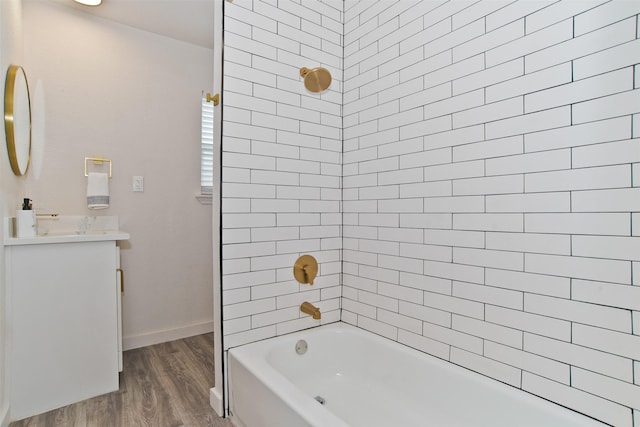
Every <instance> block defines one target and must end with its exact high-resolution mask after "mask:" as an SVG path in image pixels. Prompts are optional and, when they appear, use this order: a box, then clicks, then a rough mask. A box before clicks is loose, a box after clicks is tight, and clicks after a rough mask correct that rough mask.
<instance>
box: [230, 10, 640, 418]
mask: <svg viewBox="0 0 640 427" xmlns="http://www.w3.org/2000/svg"><path fill="white" fill-rule="evenodd" d="M639 14H640V2H638V1H630V0H613V1H610V2H604V1H599V0H589V1H580V2H578V1H571V0H563V1H559V2H554V1H517V2H511V1H479V2H473V1H449V2H445V1H418V0H398V1H392V0H380V1H375V0H361V1H359V0H345V1H344V2H342V1H340V0H330V1H317V0H309V1H306V0H304V1H299V0H298V1H295V0H269V1H267V0H235V1H234V2H233V3H225V63H224V72H225V76H224V79H225V80H224V81H225V91H224V96H223V98H224V106H225V109H224V117H223V120H224V123H223V165H222V167H223V169H222V175H223V184H222V195H223V200H222V210H223V222H222V224H223V304H224V309H223V317H224V334H225V340H224V343H225V348H229V347H232V346H235V345H240V344H243V343H246V342H250V341H254V340H259V339H263V338H267V337H271V336H274V335H278V334H282V333H287V332H291V331H295V330H299V329H303V328H307V327H311V326H314V325H315V324H317V322H314V321H313V320H312V319H310V318H309V317H308V316H303V315H300V313H299V312H298V311H297V309H296V306H297V305H298V304H300V303H301V302H302V301H304V300H309V301H311V302H313V303H316V304H318V305H319V306H320V308H321V309H322V311H323V322H331V321H337V320H342V321H344V322H348V323H352V324H354V325H357V326H359V327H361V328H364V329H368V330H370V331H373V332H375V333H377V334H380V335H383V336H385V337H388V338H391V339H393V340H396V341H398V342H400V343H403V344H406V345H409V346H411V347H414V348H417V349H419V350H420V351H423V352H425V353H428V354H431V355H434V356H436V357H439V358H442V359H445V360H448V361H450V362H452V363H455V364H459V365H462V366H464V367H466V368H469V369H472V370H474V371H477V372H480V373H482V374H484V375H487V376H490V377H493V378H495V379H497V380H500V381H503V382H505V383H507V384H510V385H513V386H514V387H518V388H521V389H523V390H525V391H528V392H531V393H533V394H536V395H540V396H542V397H544V398H546V399H549V400H552V401H555V402H558V403H560V404H562V405H564V406H568V407H570V408H573V409H575V410H577V411H580V412H583V413H585V414H587V415H589V416H592V417H594V418H597V419H599V420H602V421H604V422H606V423H609V424H611V425H616V426H623V427H640V373H639V372H640V255H638V254H639V253H640V243H638V241H637V240H636V239H639V238H640V231H638V230H640V226H638V225H637V223H638V221H640V216H638V212H639V211H640V166H639V164H640V77H639V76H640V19H639ZM343 64H344V66H343ZM318 65H322V66H325V67H327V68H329V69H330V70H331V72H332V74H333V77H334V83H333V84H332V86H331V88H330V90H329V91H327V92H325V93H323V94H322V95H316V94H311V93H308V92H306V90H305V89H304V87H303V85H302V80H301V78H300V77H299V74H298V70H299V68H300V67H302V66H307V67H314V66H318ZM304 252H308V253H312V254H314V255H315V256H316V257H317V258H318V261H319V262H320V277H319V278H318V280H317V281H316V284H315V285H314V286H313V287H308V286H305V285H298V284H297V283H296V282H295V280H294V279H293V277H292V275H291V266H292V265H293V262H294V261H295V259H296V258H297V256H298V255H300V254H301V253H304Z"/></svg>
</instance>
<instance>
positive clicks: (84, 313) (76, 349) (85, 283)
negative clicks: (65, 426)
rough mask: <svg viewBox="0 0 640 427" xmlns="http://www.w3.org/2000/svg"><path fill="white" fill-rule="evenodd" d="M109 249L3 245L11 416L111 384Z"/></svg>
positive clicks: (103, 245) (113, 319)
mask: <svg viewBox="0 0 640 427" xmlns="http://www.w3.org/2000/svg"><path fill="white" fill-rule="evenodd" d="M115 248H116V246H115V242H113V241H109V242H83V243H61V244H43V245H25V246H15V247H11V248H9V249H8V253H7V255H8V261H9V262H8V265H7V267H8V274H9V277H8V283H9V292H10V301H11V322H10V326H9V327H10V339H11V347H10V348H11V359H10V362H9V363H10V364H11V384H12V386H11V390H12V392H11V409H12V417H13V418H15V419H19V418H22V417H25V416H29V415H32V414H35V413H39V412H44V411H47V410H49V409H53V408H58V407H61V406H64V405H67V404H70V403H73V402H77V401H80V400H83V399H86V398H89V397H93V396H97V395H100V394H103V393H107V392H110V391H113V390H117V389H118V356H117V355H118V353H117V342H118V341H117V340H118V337H117V330H118V329H117V328H118V324H117V294H116V286H115V283H116V251H115Z"/></svg>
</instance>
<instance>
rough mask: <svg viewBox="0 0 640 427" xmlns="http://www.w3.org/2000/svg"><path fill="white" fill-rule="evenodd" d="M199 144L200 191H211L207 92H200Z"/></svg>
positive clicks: (210, 126)
mask: <svg viewBox="0 0 640 427" xmlns="http://www.w3.org/2000/svg"><path fill="white" fill-rule="evenodd" d="M201 132H202V134H201V138H200V140H201V146H200V191H201V192H202V194H212V193H213V102H208V101H207V94H206V93H205V92H202V119H201Z"/></svg>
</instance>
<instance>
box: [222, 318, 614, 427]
mask: <svg viewBox="0 0 640 427" xmlns="http://www.w3.org/2000/svg"><path fill="white" fill-rule="evenodd" d="M299 340H305V341H306V343H307V345H308V349H307V351H306V353H304V354H302V355H298V354H297V352H296V343H298V341H299ZM228 369H229V370H228V372H229V391H230V411H231V414H232V417H231V420H232V422H233V423H234V424H235V425H236V426H239V427H298V426H313V427H348V426H352V427H357V426H367V427H372V426H384V427H395V426H402V427H412V426H415V427H428V426H438V427H455V426H465V427H469V426H474V427H475V426H490V427H500V426H504V427H515V426H519V427H520V426H522V427H524V426H535V427H543V426H544V427H555V426H558V427H574V426H575V427H588V426H603V425H604V424H601V423H599V422H597V421H595V420H593V419H591V418H588V417H585V416H583V415H581V414H578V413H577V412H573V411H571V410H568V409H566V408H563V407H561V406H559V405H556V404H553V403H551V402H548V401H546V400H543V399H540V398H537V397H535V396H533V395H531V394H528V393H526V392H523V391H521V390H518V389H516V388H514V387H511V386H508V385H505V384H503V383H500V382H498V381H495V380H492V379H490V378H487V377H484V376H482V375H479V374H476V373H473V372H471V371H469V370H467V369H464V368H461V367H458V366H455V365H453V364H451V363H447V362H445V361H443V360H440V359H437V358H435V357H431V356H429V355H426V354H424V353H421V352H419V351H417V350H414V349H411V348H409V347H405V346H403V345H401V344H398V343H395V342H393V341H391V340H388V339H385V338H382V337H379V336H377V335H374V334H371V333H369V332H367V331H364V330H362V329H358V328H355V327H353V326H350V325H347V324H344V323H334V324H330V325H325V326H322V327H318V328H314V329H310V330H306V331H302V332H297V333H294V334H290V335H284V336H281V337H277V338H273V339H269V340H265V341H260V342H256V343H252V344H247V345H244V346H241V347H236V348H233V349H231V350H229V357H228ZM316 396H320V398H321V399H324V404H321V403H319V401H318V400H320V398H319V399H318V400H316V399H315V397H316Z"/></svg>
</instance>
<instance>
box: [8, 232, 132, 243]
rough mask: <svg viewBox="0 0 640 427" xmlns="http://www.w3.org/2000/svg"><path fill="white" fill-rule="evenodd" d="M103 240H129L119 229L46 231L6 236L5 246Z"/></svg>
mask: <svg viewBox="0 0 640 427" xmlns="http://www.w3.org/2000/svg"><path fill="white" fill-rule="evenodd" d="M105 240H129V233H125V232H124V231H121V230H103V231H88V232H86V233H79V232H78V233H75V232H74V233H71V232H61V233H48V234H45V235H39V236H35V237H6V238H5V239H4V245H5V246H19V245H44V244H51V243H80V242H102V241H105Z"/></svg>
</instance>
